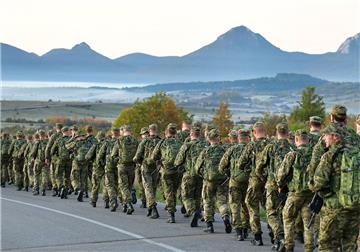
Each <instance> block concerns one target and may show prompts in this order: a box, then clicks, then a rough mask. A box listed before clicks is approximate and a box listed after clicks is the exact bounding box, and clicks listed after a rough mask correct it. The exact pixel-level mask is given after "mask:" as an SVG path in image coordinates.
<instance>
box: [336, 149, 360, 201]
mask: <svg viewBox="0 0 360 252" xmlns="http://www.w3.org/2000/svg"><path fill="white" fill-rule="evenodd" d="M338 197H339V202H340V205H342V206H343V207H354V206H360V148H359V147H358V146H355V147H351V148H346V149H345V150H344V152H343V153H342V155H341V167H340V188H339V192H338Z"/></svg>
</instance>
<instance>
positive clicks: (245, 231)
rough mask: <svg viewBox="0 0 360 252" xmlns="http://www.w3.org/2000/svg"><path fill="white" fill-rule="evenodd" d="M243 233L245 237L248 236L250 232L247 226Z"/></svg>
mask: <svg viewBox="0 0 360 252" xmlns="http://www.w3.org/2000/svg"><path fill="white" fill-rule="evenodd" d="M243 234H244V239H246V238H248V236H249V234H248V229H247V228H244V229H243Z"/></svg>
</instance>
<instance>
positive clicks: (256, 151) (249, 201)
mask: <svg viewBox="0 0 360 252" xmlns="http://www.w3.org/2000/svg"><path fill="white" fill-rule="evenodd" d="M252 131H253V137H254V138H255V139H254V141H252V142H250V143H249V144H247V145H246V146H245V148H244V150H243V152H242V154H241V156H240V158H239V161H238V163H237V166H238V167H237V168H236V169H239V170H244V171H246V170H247V169H249V166H250V169H251V172H250V175H249V185H248V189H247V192H246V197H245V203H246V206H247V209H248V211H249V217H250V228H251V232H252V233H253V234H254V239H253V240H252V241H251V243H252V244H253V245H257V246H262V245H263V241H262V231H261V223H260V204H261V205H262V206H263V208H265V194H264V191H265V188H264V186H265V183H264V182H263V181H261V180H260V179H259V178H258V176H257V175H256V173H255V168H256V160H257V158H258V156H259V155H260V153H261V152H262V150H263V149H264V148H265V146H266V145H267V144H268V143H270V140H269V139H268V138H266V133H265V127H264V124H263V123H262V122H256V123H255V124H254V126H253V127H252Z"/></svg>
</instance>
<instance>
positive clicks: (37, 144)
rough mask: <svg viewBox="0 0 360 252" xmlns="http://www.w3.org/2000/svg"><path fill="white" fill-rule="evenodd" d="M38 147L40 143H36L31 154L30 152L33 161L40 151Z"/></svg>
mask: <svg viewBox="0 0 360 252" xmlns="http://www.w3.org/2000/svg"><path fill="white" fill-rule="evenodd" d="M38 147H39V142H38V141H36V142H35V143H34V145H33V147H32V149H31V152H30V157H31V158H32V159H35V158H36V154H37V151H38Z"/></svg>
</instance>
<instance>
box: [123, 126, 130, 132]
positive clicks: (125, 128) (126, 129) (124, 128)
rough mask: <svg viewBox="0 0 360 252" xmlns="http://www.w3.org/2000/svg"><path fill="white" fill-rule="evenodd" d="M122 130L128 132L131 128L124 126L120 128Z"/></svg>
mask: <svg viewBox="0 0 360 252" xmlns="http://www.w3.org/2000/svg"><path fill="white" fill-rule="evenodd" d="M122 129H123V130H125V131H130V130H131V126H130V125H124V126H122Z"/></svg>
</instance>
